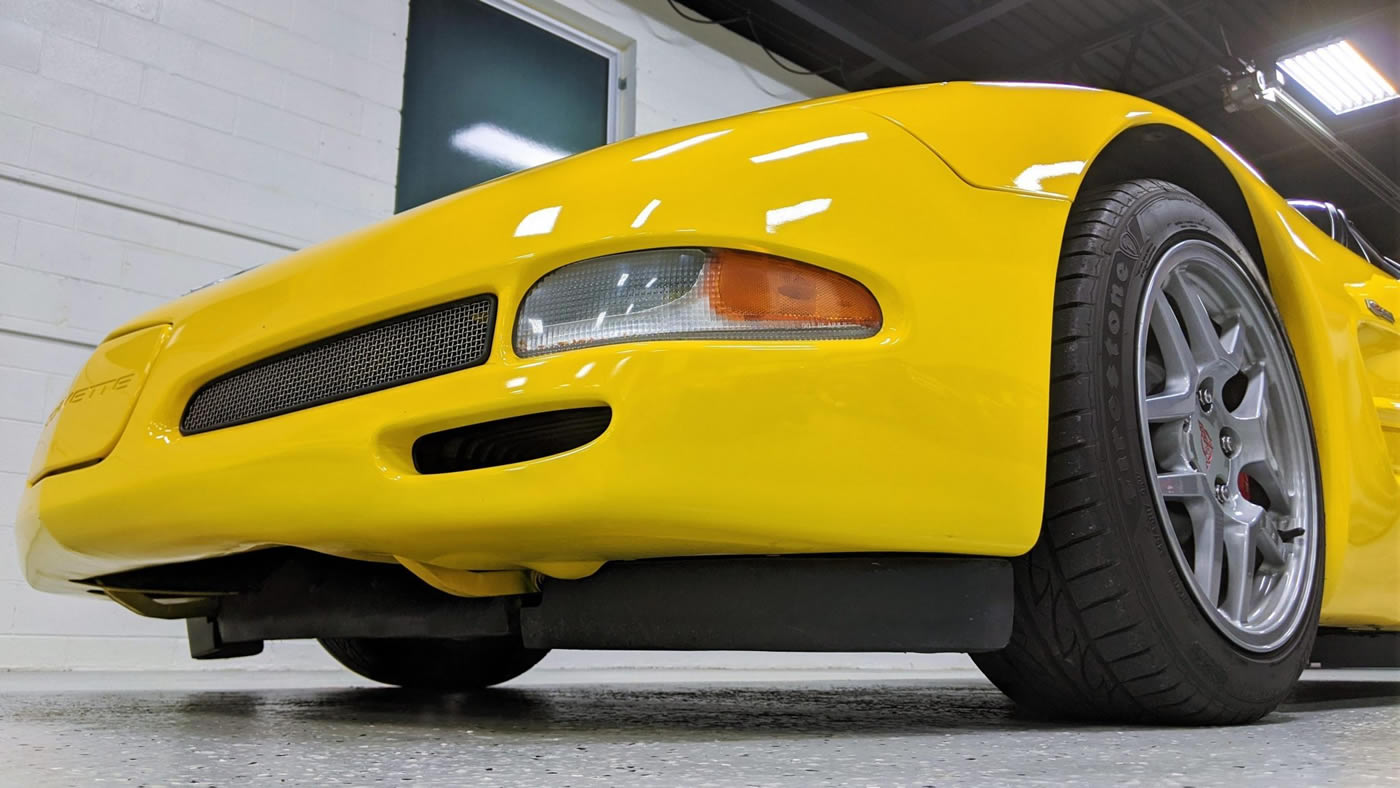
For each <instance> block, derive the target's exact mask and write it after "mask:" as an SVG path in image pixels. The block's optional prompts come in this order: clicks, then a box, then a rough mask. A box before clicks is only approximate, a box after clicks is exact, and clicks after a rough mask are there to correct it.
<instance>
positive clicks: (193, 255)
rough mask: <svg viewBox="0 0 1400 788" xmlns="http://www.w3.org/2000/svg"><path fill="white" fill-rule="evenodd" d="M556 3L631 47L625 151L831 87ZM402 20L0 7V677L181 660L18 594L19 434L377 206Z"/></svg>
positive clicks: (390, 174)
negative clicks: (151, 321)
mask: <svg viewBox="0 0 1400 788" xmlns="http://www.w3.org/2000/svg"><path fill="white" fill-rule="evenodd" d="M529 4H530V5H537V6H539V5H542V3H535V2H530V3H529ZM562 5H564V6H566V7H567V8H568V9H571V10H572V11H574V12H576V13H578V14H581V15H583V16H585V17H588V18H590V19H592V20H595V21H596V22H597V23H599V24H602V25H604V26H607V27H609V28H611V29H613V30H615V31H617V32H618V33H621V34H622V35H624V36H627V37H630V38H632V39H633V40H635V41H636V50H635V51H636V62H637V73H636V78H635V81H634V82H635V88H636V91H637V93H636V111H637V118H636V128H637V131H638V132H639V133H646V132H650V131H656V130H659V129H663V128H667V127H671V126H675V125H678V124H683V123H691V122H696V121H701V120H706V119H709V118H714V117H720V116H724V115H730V114H734V113H738V112H743V111H746V110H750V109H756V108H760V107H764V106H770V105H773V104H779V103H784V102H788V101H795V100H799V99H801V98H803V97H806V96H811V95H819V94H825V93H829V92H831V90H832V88H831V86H830V85H829V84H827V83H825V82H823V81H821V80H819V79H816V78H810V77H809V78H802V77H794V76H791V75H788V74H784V73H782V72H781V71H779V70H778V69H776V68H774V67H773V66H772V65H771V63H769V62H768V60H767V59H766V58H765V57H764V55H763V54H762V53H761V52H759V51H758V50H757V49H756V48H755V47H754V46H753V45H752V44H750V43H748V42H746V41H743V40H741V39H739V38H738V37H736V36H733V35H732V34H730V33H728V32H727V31H724V30H722V29H719V28H717V27H713V26H701V25H695V24H692V23H690V22H686V21H684V20H681V19H680V18H678V17H677V16H676V15H675V14H674V13H673V12H672V11H671V10H670V8H669V7H668V6H667V5H666V3H665V2H664V0H563V2H562ZM546 10H547V9H546ZM407 22H408V4H407V1H406V0H0V667H7V666H9V667H114V666H116V667H138V666H153V667H171V666H177V667H189V666H190V665H191V663H188V662H187V660H186V659H185V657H184V654H185V646H184V643H183V637H182V628H181V626H180V625H179V624H177V623H172V622H161V621H152V620H145V619H140V618H138V617H136V616H132V615H128V614H126V613H124V612H122V611H119V610H118V609H116V608H115V607H114V606H112V605H107V604H101V603H97V602H94V601H92V600H85V599H69V598H60V597H54V596H51V595H41V594H38V593H35V592H33V591H31V590H29V589H28V587H27V586H26V585H25V584H24V582H23V580H22V578H21V577H20V575H19V571H18V567H17V565H16V557H15V548H14V539H13V512H14V511H15V509H16V506H17V501H18V497H19V493H20V490H21V489H22V486H23V474H24V472H25V471H26V469H27V468H28V465H29V460H30V452H31V451H32V447H33V445H34V442H35V440H36V438H37V437H38V433H39V429H40V427H39V425H40V422H41V421H42V419H43V417H44V414H45V413H46V412H47V411H48V410H49V409H50V408H51V407H53V405H54V404H55V403H56V402H57V401H58V400H59V399H60V398H61V397H62V395H63V393H64V391H65V389H66V387H67V384H68V381H69V379H70V378H71V376H72V375H73V374H74V372H75V371H76V370H77V368H78V367H79V366H80V365H81V364H82V363H83V361H84V360H85V359H86V357H87V355H88V353H89V352H90V349H91V346H92V345H93V344H94V343H95V342H96V341H97V340H98V339H99V338H100V337H101V336H102V335H103V334H104V333H105V332H107V331H108V330H110V329H111V328H112V327H113V326H114V325H116V324H117V323H119V322H121V321H122V320H123V319H125V318H127V317H130V316H132V315H133V314H135V313H138V312H140V311H142V310H144V309H147V308H149V307H150V306H153V305H155V304H157V303H159V302H161V301H162V300H165V299H169V298H171V297H174V296H178V295H180V294H181V293H183V292H185V291H187V290H189V289H190V288H192V287H194V286H196V285H199V284H201V283H203V282H206V281H209V280H211V279H214V278H217V277H219V276H223V275H225V274H228V273H231V272H233V271H235V270H238V269H240V268H243V267H246V266H250V265H256V264H258V263H262V262H266V261H268V260H271V259H274V258H276V257H279V256H281V255H283V254H285V253H286V252H287V251H288V250H289V249H294V248H298V247H300V246H303V245H306V244H309V243H312V242H315V241H319V240H322V239H325V238H328V237H332V236H334V235H337V234H340V233H342V232H345V231H347V230H350V229H352V228H355V227H358V226H361V225H364V224H367V223H370V222H372V221H375V220H377V219H379V218H382V217H384V216H387V215H388V214H389V213H390V212H391V211H392V206H393V200H394V176H395V170H396V161H397V154H398V150H397V146H398V130H399V103H400V95H401V89H402V73H403V61H404V40H405V30H406V27H407ZM698 74H704V75H705V76H704V78H703V79H697V78H696V77H697V75H698ZM216 664H223V665H226V666H230V667H257V666H263V667H267V666H272V667H278V666H282V667H291V666H306V665H308V664H315V665H325V664H326V661H325V659H323V658H322V657H320V656H319V653H318V651H317V650H316V648H315V647H314V645H308V644H273V646H271V647H270V648H269V653H268V655H265V656H264V657H263V658H262V659H260V660H243V661H236V662H232V663H216Z"/></svg>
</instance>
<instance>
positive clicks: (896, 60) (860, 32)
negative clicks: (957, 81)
mask: <svg viewBox="0 0 1400 788" xmlns="http://www.w3.org/2000/svg"><path fill="white" fill-rule="evenodd" d="M772 2H773V5H775V6H777V7H779V8H781V9H783V10H784V11H787V12H788V13H790V14H792V15H793V16H796V17H797V18H799V19H801V20H802V21H804V22H806V23H807V24H809V25H811V26H812V27H815V28H817V29H818V30H820V31H822V32H823V33H826V34H827V35H829V36H831V37H832V38H835V39H837V40H838V41H840V42H841V43H843V44H845V45H846V46H849V47H851V48H852V49H855V50H858V51H859V52H860V53H861V54H863V55H865V56H866V57H868V58H870V59H871V60H874V61H875V62H878V63H880V64H881V65H882V66H884V67H885V68H888V69H890V70H891V71H894V72H895V73H897V74H899V75H900V76H902V77H904V78H905V79H908V80H909V81H911V82H932V81H934V77H933V75H932V74H930V73H929V72H928V71H926V70H925V68H924V67H923V66H921V65H919V64H918V63H916V62H915V61H914V59H913V58H912V56H911V53H910V51H909V50H910V48H911V47H910V46H909V44H908V42H906V41H902V40H900V38H899V36H898V35H897V34H896V33H894V32H893V31H891V30H889V29H888V28H886V27H885V26H884V25H882V24H880V22H878V21H877V20H875V19H874V18H872V17H870V16H868V15H867V14H865V13H864V12H863V11H861V10H859V9H857V8H854V7H852V6H850V5H848V4H847V3H844V2H827V3H823V6H824V7H823V8H822V9H817V8H815V7H814V6H813V4H812V3H809V2H803V0H772ZM924 59H925V60H927V59H928V58H924ZM945 65H946V64H945ZM949 68H950V69H951V66H949ZM848 87H850V86H848Z"/></svg>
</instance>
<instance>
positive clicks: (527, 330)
mask: <svg viewBox="0 0 1400 788" xmlns="http://www.w3.org/2000/svg"><path fill="white" fill-rule="evenodd" d="M881 319H882V318H881V314H880V305H879V304H877V303H876V302H875V297H874V296H872V295H871V294H870V291H869V290H867V289H865V287H864V286H863V285H861V284H860V283H859V282H857V281H855V280H854V279H851V278H849V277H846V276H842V275H841V274H838V273H836V272H834V271H828V270H826V269H824V268H818V267H816V266H813V265H807V264H805V263H799V262H796V261H794V260H787V259H783V258H781V257H773V256H771V255H766V254H759V253H756V252H741V251H737V250H734V249H649V250H646V251H640V252H626V253H623V254H615V255H608V256H607V257H597V258H594V259H592V260H584V261H582V262H578V263H572V264H570V265H566V266H563V267H561V268H559V269H556V270H554V271H552V272H550V273H548V274H546V275H545V276H543V277H541V278H540V280H539V281H537V282H535V284H534V286H533V287H531V288H530V291H529V292H528V293H526V294H525V300H524V301H523V302H522V303H521V305H520V311H519V313H518V315H517V317H516V321H515V352H516V353H518V354H519V355H521V356H537V355H540V354H543V353H553V352H556V351H560V350H567V349H571V348H579V347H588V346H591V345H606V344H612V343H617V342H634V341H638V340H644V339H711V338H721V339H769V340H794V339H796V340H803V339H860V338H863V337H869V336H873V335H874V334H875V332H877V331H879V330H880V324H881Z"/></svg>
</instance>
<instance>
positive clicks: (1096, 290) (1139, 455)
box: [973, 180, 1325, 725]
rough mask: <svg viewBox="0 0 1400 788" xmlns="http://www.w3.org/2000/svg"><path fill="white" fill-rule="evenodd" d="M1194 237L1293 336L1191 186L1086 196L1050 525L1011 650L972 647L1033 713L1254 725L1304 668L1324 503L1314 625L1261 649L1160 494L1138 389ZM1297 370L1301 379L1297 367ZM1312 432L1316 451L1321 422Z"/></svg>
mask: <svg viewBox="0 0 1400 788" xmlns="http://www.w3.org/2000/svg"><path fill="white" fill-rule="evenodd" d="M1183 238H1197V239H1202V240H1207V241H1210V242H1213V243H1214V244H1215V245H1216V246H1218V247H1220V248H1223V249H1225V250H1227V251H1228V252H1230V253H1232V256H1233V257H1234V262H1236V263H1238V265H1239V269H1240V272H1241V273H1243V274H1244V275H1245V276H1246V277H1247V278H1248V279H1250V280H1252V281H1253V282H1254V283H1255V285H1256V286H1257V291H1258V294H1259V296H1260V298H1261V299H1263V300H1264V302H1265V303H1266V306H1267V308H1268V311H1269V312H1270V314H1271V316H1272V317H1273V319H1274V320H1275V321H1276V326H1277V327H1278V329H1279V331H1280V332H1281V331H1282V321H1281V320H1279V319H1278V315H1277V311H1276V310H1275V309H1274V307H1273V304H1272V300H1271V299H1270V297H1269V295H1268V289H1267V284H1266V282H1265V279H1264V277H1263V276H1262V275H1261V274H1260V272H1259V270H1258V269H1257V268H1256V267H1255V265H1254V264H1253V263H1252V262H1251V261H1250V258H1249V255H1248V254H1247V253H1246V251H1245V250H1244V248H1243V246H1242V245H1241V243H1240V242H1239V240H1238V239H1237V238H1236V237H1235V235H1234V233H1233V232H1231V230H1230V228H1229V227H1228V226H1227V225H1226V223H1225V222H1224V221H1223V220H1221V218H1220V217H1219V216H1217V215H1216V214H1215V213H1214V212H1212V211H1211V210H1210V209H1209V208H1208V207H1207V206H1206V205H1205V204H1204V203H1203V202H1201V201H1200V200H1199V199H1197V198H1196V197H1195V196H1194V195H1192V194H1190V193H1189V192H1187V191H1185V190H1184V189H1182V188H1180V187H1178V186H1175V185H1173V184H1170V183H1166V182H1163V181H1158V180H1134V181H1128V182H1125V183H1120V184H1116V185H1114V186H1110V187H1105V188H1100V189H1096V190H1094V191H1091V192H1089V193H1087V194H1085V195H1082V196H1081V197H1080V198H1079V199H1078V200H1077V201H1076V203H1075V206H1074V208H1073V210H1072V212H1071V214H1070V218H1069V222H1068V225H1067V227H1066V231H1065V238H1064V244H1063V247H1062V250H1061V259H1060V264H1059V274H1058V280H1057V282H1056V288H1055V307H1054V310H1055V311H1054V329H1053V331H1054V336H1053V346H1052V351H1051V378H1050V379H1051V392H1050V413H1049V440H1048V465H1047V470H1046V477H1047V478H1046V490H1045V510H1044V512H1045V513H1044V523H1043V526H1042V529H1041V534H1040V538H1039V541H1038V542H1037V543H1036V545H1035V546H1034V548H1032V550H1031V551H1030V552H1029V553H1028V554H1026V555H1025V556H1022V557H1020V558H1018V559H1016V562H1015V584H1016V605H1015V623H1014V627H1013V633H1012V636H1011V641H1010V644H1009V645H1008V646H1007V647H1006V648H1005V649H1002V650H1001V651H997V652H992V653H987V654H978V655H974V656H973V659H974V660H975V661H976V663H977V665H978V667H980V668H981V669H982V672H983V673H984V674H986V676H987V677H988V678H989V679H991V681H992V682H993V683H995V684H996V685H997V687H999V688H1000V689H1001V690H1002V691H1003V692H1005V693H1006V694H1007V695H1008V696H1010V697H1011V698H1012V699H1013V700H1014V701H1016V703H1017V704H1019V705H1021V706H1023V707H1025V708H1027V709H1029V710H1031V711H1032V712H1034V713H1038V714H1042V715H1049V716H1055V717H1077V718H1089V719H1096V720H1111V721H1133V722H1152V723H1167V724H1191V725H1216V724H1236V723H1243V722H1249V721H1252V720H1256V719H1258V718H1260V717H1262V716H1263V715H1265V714H1267V713H1268V712H1270V711H1271V710H1273V709H1274V708H1275V707H1276V706H1277V705H1278V704H1279V703H1280V702H1282V701H1283V699H1284V698H1285V697H1286V696H1287V694H1288V692H1289V690H1290V689H1291V687H1292V686H1293V684H1294V682H1295V681H1296V680H1297V677H1298V675H1299V674H1300V673H1301V672H1302V670H1303V669H1304V668H1305V667H1306V666H1307V664H1308V659H1309V655H1310V652H1311V649H1312V644H1313V640H1314V638H1315V636H1316V630H1317V618H1318V612H1319V608H1320V606H1321V588H1322V558H1323V549H1324V547H1325V545H1323V544H1322V534H1321V531H1322V527H1321V526H1322V522H1321V502H1320V500H1319V501H1318V504H1317V515H1316V516H1317V524H1318V528H1317V531H1318V535H1317V539H1318V545H1317V551H1316V559H1315V560H1316V562H1317V564H1316V567H1315V571H1314V572H1313V575H1312V579H1313V580H1312V584H1311V587H1309V588H1307V589H1306V591H1305V593H1306V594H1307V597H1306V602H1305V603H1304V604H1306V608H1305V610H1306V612H1305V614H1304V618H1303V619H1302V624H1301V626H1299V628H1298V629H1297V630H1296V631H1295V632H1294V633H1293V634H1292V635H1291V636H1290V638H1289V639H1288V640H1287V641H1286V642H1285V643H1284V644H1283V645H1282V646H1280V647H1278V648H1276V649H1274V650H1273V651H1269V652H1264V653H1259V652H1252V651H1248V650H1245V649H1243V648H1240V647H1238V646H1237V645H1236V644H1235V643H1232V642H1231V641H1230V639H1229V638H1227V637H1226V636H1225V635H1224V634H1222V633H1221V632H1220V631H1219V630H1218V629H1217V628H1216V627H1215V626H1214V625H1213V624H1212V623H1211V621H1210V620H1209V618H1208V617H1207V615H1206V613H1205V612H1204V611H1203V610H1202V609H1201V607H1200V606H1199V605H1198V604H1197V602H1196V600H1195V599H1194V598H1193V597H1192V594H1191V592H1190V589H1189V588H1188V587H1187V585H1186V582H1187V581H1186V579H1185V578H1184V577H1183V575H1182V573H1181V571H1180V570H1179V569H1178V568H1177V565H1176V562H1175V561H1174V559H1173V556H1172V554H1171V552H1170V549H1169V546H1168V545H1167V543H1166V539H1165V537H1164V536H1163V530H1162V527H1161V524H1160V518H1159V515H1158V513H1157V509H1156V505H1155V502H1154V496H1153V495H1152V494H1151V493H1150V492H1149V491H1150V490H1151V489H1152V479H1151V476H1150V473H1149V470H1148V467H1147V458H1146V451H1145V449H1144V447H1143V443H1142V440H1141V439H1140V437H1139V436H1140V432H1139V429H1140V427H1139V423H1140V422H1139V419H1140V416H1139V414H1138V408H1137V406H1136V403H1135V399H1134V398H1133V397H1134V396H1135V395H1134V394H1132V393H1133V392H1136V391H1137V386H1136V374H1137V370H1136V367H1137V364H1136V361H1135V360H1136V359H1137V358H1138V354H1137V344H1136V342H1137V339H1136V336H1135V334H1136V328H1135V327H1136V324H1137V322H1138V320H1137V318H1136V317H1135V316H1136V315H1138V314H1139V311H1138V310H1139V305H1140V303H1141V301H1142V298H1143V296H1144V290H1145V287H1146V283H1147V281H1148V277H1149V275H1150V273H1151V271H1152V270H1153V268H1154V265H1155V264H1156V263H1157V261H1158V260H1159V259H1160V257H1161V254H1162V252H1163V251H1164V250H1165V249H1167V248H1168V246H1169V245H1170V244H1174V243H1176V242H1177V241H1178V240H1179V239H1183ZM1125 359H1126V360H1129V363H1123V360H1125ZM1290 360H1291V351H1290ZM1291 372H1292V374H1293V375H1294V376H1295V378H1296V377H1297V375H1298V372H1297V368H1296V364H1295V365H1294V367H1293V369H1292V370H1291ZM1300 389H1301V382H1300ZM1305 405H1306V403H1304V406H1305ZM1306 429H1307V435H1308V438H1309V441H1310V443H1312V445H1313V446H1314V447H1315V441H1314V440H1312V437H1313V434H1312V428H1311V425H1308V426H1307V428H1306ZM1315 451H1316V449H1315V448H1313V449H1312V452H1313V468H1314V469H1316V467H1317V466H1316V455H1315ZM1313 475H1314V476H1315V475H1316V474H1315V473H1314V474H1313ZM1316 489H1317V490H1319V491H1320V489H1321V487H1320V483H1319V484H1318V485H1317V486H1316Z"/></svg>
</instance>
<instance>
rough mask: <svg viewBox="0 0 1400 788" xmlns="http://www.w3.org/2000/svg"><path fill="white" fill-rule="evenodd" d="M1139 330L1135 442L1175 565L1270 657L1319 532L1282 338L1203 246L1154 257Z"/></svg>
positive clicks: (1251, 288)
mask: <svg viewBox="0 0 1400 788" xmlns="http://www.w3.org/2000/svg"><path fill="white" fill-rule="evenodd" d="M1138 320H1139V322H1138V325H1139V327H1140V328H1139V331H1138V338H1137V357H1138V361H1139V364H1138V375H1137V380H1138V383H1137V385H1138V392H1137V393H1138V397H1137V400H1138V402H1139V408H1140V415H1141V417H1142V418H1141V419H1140V421H1141V423H1142V437H1143V441H1144V443H1145V448H1146V450H1147V459H1148V468H1149V470H1150V471H1152V481H1153V483H1154V485H1155V498H1156V502H1157V510H1158V515H1159V517H1160V519H1161V521H1162V527H1163V529H1164V531H1165V535H1166V537H1167V542H1168V544H1170V546H1171V549H1172V553H1173V555H1174V556H1175V558H1176V562H1177V567H1178V568H1179V569H1180V570H1181V572H1182V575H1183V576H1184V577H1185V578H1186V579H1187V581H1188V582H1187V586H1188V587H1189V588H1190V589H1191V591H1192V593H1193V595H1194V596H1195V597H1196V601H1197V602H1198V603H1200V606H1201V608H1202V609H1203V610H1204V611H1205V613H1206V614H1207V616H1208V617H1209V618H1210V620H1211V622H1212V623H1213V624H1214V625H1215V627H1216V628H1217V629H1218V630H1220V632H1221V633H1223V634H1224V635H1225V636H1226V637H1228V638H1229V639H1230V640H1232V641H1233V642H1235V643H1236V644H1238V645H1239V646H1241V647H1243V648H1245V649H1248V650H1250V651H1255V652H1265V651H1272V650H1273V649H1275V648H1278V647H1279V646H1281V645H1283V643H1285V642H1286V641H1287V640H1288V639H1289V638H1290V637H1291V636H1292V635H1293V634H1294V633H1295V632H1296V631H1297V630H1298V627H1299V626H1300V625H1301V623H1302V621H1303V619H1304V617H1305V614H1306V612H1307V606H1308V601H1309V597H1310V592H1311V587H1312V583H1313V574H1314V571H1315V569H1314V568H1315V566H1316V563H1317V560H1316V559H1317V547H1318V533H1317V529H1318V527H1319V526H1318V522H1319V518H1318V495H1317V489H1316V484H1317V482H1316V479H1317V474H1316V468H1315V459H1314V455H1313V450H1312V443H1311V438H1310V434H1309V430H1308V422H1307V419H1308V415H1307V409H1306V407H1305V406H1304V403H1303V393H1302V390H1301V387H1300V386H1299V384H1298V379H1297V375H1296V374H1295V372H1294V370H1293V366H1292V359H1291V357H1290V355H1289V350H1288V346H1287V342H1286V340H1285V339H1284V336H1283V333H1282V329H1281V328H1280V327H1279V325H1278V323H1277V321H1276V320H1275V319H1274V317H1273V315H1272V314H1270V310H1269V307H1268V306H1267V305H1266V304H1265V302H1264V297H1263V295H1262V294H1261V293H1260V292H1259V291H1258V289H1257V287H1256V286H1255V285H1254V284H1253V282H1252V281H1251V280H1250V279H1249V277H1248V276H1247V275H1246V274H1245V272H1244V271H1243V270H1241V268H1240V265H1239V263H1237V262H1236V261H1235V260H1234V259H1233V258H1231V257H1230V255H1229V254H1227V253H1226V252H1225V251H1224V250H1222V249H1220V248H1219V247H1217V246H1215V245H1214V244H1211V243H1209V242H1206V241H1203V240H1189V241H1183V242H1181V243H1178V244H1176V245H1175V246H1172V247H1171V248H1170V249H1168V250H1167V251H1166V252H1165V253H1164V254H1163V255H1162V258H1161V260H1160V261H1159V262H1158V264H1157V268H1156V270H1154V271H1153V272H1152V276H1151V278H1150V279H1149V280H1148V283H1147V292H1146V295H1145V296H1144V298H1143V307H1142V312H1141V314H1140V315H1139V318H1138Z"/></svg>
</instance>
